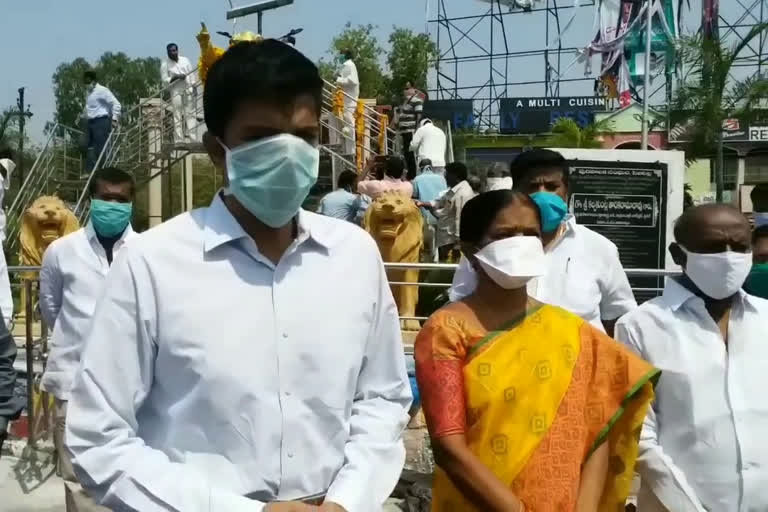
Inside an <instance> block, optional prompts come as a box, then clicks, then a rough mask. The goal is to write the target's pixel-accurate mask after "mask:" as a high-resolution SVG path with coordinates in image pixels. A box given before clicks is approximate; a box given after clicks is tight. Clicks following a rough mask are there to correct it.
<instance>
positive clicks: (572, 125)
mask: <svg viewBox="0 0 768 512" xmlns="http://www.w3.org/2000/svg"><path fill="white" fill-rule="evenodd" d="M612 131H613V130H612V128H611V125H610V122H607V121H600V122H598V123H592V124H589V125H587V126H585V127H584V128H582V127H580V126H579V125H578V124H577V123H576V121H574V120H573V119H571V118H568V117H561V118H560V119H558V120H557V121H555V124H553V125H552V136H551V137H550V139H549V141H548V145H550V146H552V147H555V148H584V149H599V148H601V147H603V144H602V141H601V140H600V137H601V136H602V135H603V134H606V133H611V132H612Z"/></svg>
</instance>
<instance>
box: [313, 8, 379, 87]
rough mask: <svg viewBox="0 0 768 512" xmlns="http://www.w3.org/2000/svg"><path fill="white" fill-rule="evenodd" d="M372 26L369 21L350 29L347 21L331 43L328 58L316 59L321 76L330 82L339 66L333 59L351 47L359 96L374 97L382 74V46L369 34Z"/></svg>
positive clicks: (373, 28)
mask: <svg viewBox="0 0 768 512" xmlns="http://www.w3.org/2000/svg"><path fill="white" fill-rule="evenodd" d="M375 29H376V27H375V26H374V25H370V24H369V25H360V26H357V27H354V28H353V27H352V24H351V23H349V22H347V24H346V25H345V26H344V30H343V31H342V32H341V34H339V35H338V36H336V37H334V38H333V41H332V42H331V49H330V51H329V52H328V54H329V55H330V56H331V59H332V60H330V61H328V60H324V59H321V60H320V63H319V68H320V73H321V75H322V76H323V78H325V79H326V80H328V81H330V82H333V81H334V80H335V79H336V76H337V74H338V68H339V65H338V64H336V63H335V62H334V61H333V59H336V58H337V57H338V55H339V54H340V53H341V51H342V50H347V49H348V50H351V51H352V53H353V54H354V61H355V65H356V66H357V73H358V75H359V76H360V97H361V98H378V96H379V93H380V92H381V91H382V89H383V86H384V73H383V72H382V70H381V63H380V61H379V59H380V58H381V55H382V54H383V53H384V49H383V48H382V47H381V45H380V44H379V41H378V40H377V39H376V36H375V35H374V34H373V31H374V30H375Z"/></svg>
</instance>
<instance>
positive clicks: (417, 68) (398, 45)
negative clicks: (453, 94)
mask: <svg viewBox="0 0 768 512" xmlns="http://www.w3.org/2000/svg"><path fill="white" fill-rule="evenodd" d="M389 44H390V50H389V53H388V55H387V66H388V67H389V73H390V76H389V79H388V80H387V88H386V96H387V98H386V100H387V101H390V102H393V103H398V102H400V101H401V99H402V98H401V96H402V91H403V89H405V84H406V82H408V81H410V82H413V85H414V86H415V87H416V88H418V89H421V90H426V89H427V71H428V70H429V65H430V64H431V63H432V62H434V61H435V60H436V59H437V56H438V48H437V44H435V42H434V41H432V39H430V37H429V34H416V33H414V32H413V31H412V30H410V29H407V28H398V27H395V29H394V31H393V32H392V33H391V34H390V36H389Z"/></svg>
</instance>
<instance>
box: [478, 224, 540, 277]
mask: <svg viewBox="0 0 768 512" xmlns="http://www.w3.org/2000/svg"><path fill="white" fill-rule="evenodd" d="M475 258H477V261H478V262H479V263H480V266H481V267H483V270H485V273H486V274H488V277H490V278H491V279H493V281H494V282H495V283H496V284H497V285H499V286H501V287H502V288H504V289H506V290H514V289H517V288H522V287H523V286H525V285H526V284H527V283H528V281H530V280H531V279H533V278H534V277H539V276H542V275H544V270H545V256H544V247H543V246H542V245H541V240H540V239H539V238H537V237H535V236H512V237H509V238H504V239H503V240H497V241H495V242H491V243H490V244H488V245H486V246H485V247H483V248H482V249H480V250H479V251H477V252H476V253H475Z"/></svg>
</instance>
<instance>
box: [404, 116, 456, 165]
mask: <svg viewBox="0 0 768 512" xmlns="http://www.w3.org/2000/svg"><path fill="white" fill-rule="evenodd" d="M447 141H448V139H447V138H446V136H445V132H443V130H441V129H440V128H438V127H437V126H435V125H434V124H433V123H425V124H424V125H423V126H422V127H421V128H419V129H418V130H416V133H414V134H413V140H411V151H413V152H414V153H416V163H417V164H418V163H419V162H421V161H422V160H426V159H429V160H432V167H445V150H446V148H447V147H448V142H447Z"/></svg>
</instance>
